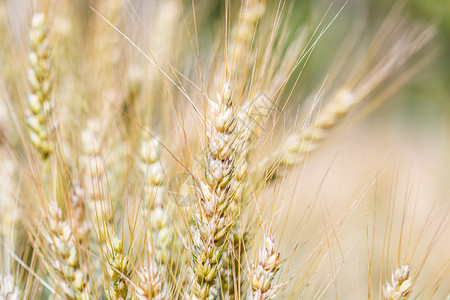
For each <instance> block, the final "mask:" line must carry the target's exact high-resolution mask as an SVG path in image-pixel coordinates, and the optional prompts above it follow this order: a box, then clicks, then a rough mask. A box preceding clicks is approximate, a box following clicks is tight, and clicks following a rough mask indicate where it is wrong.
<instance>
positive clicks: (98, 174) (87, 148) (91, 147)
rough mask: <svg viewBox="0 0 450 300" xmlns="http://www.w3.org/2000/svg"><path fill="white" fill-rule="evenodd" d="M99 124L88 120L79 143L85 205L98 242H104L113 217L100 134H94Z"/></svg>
mask: <svg viewBox="0 0 450 300" xmlns="http://www.w3.org/2000/svg"><path fill="white" fill-rule="evenodd" d="M99 126H100V125H99V122H98V121H97V120H90V121H88V124H87V126H86V128H85V129H84V130H83V132H82V133H81V143H82V150H83V153H82V165H83V177H84V188H85V192H86V199H87V205H88V208H89V210H90V212H91V213H92V217H93V218H92V219H93V220H94V226H95V230H97V233H98V237H99V240H100V244H104V243H105V242H106V240H107V239H108V237H109V236H108V234H109V232H111V228H112V226H113V225H112V223H113V218H112V213H111V203H110V201H109V200H108V196H107V190H106V187H107V180H106V170H105V166H104V162H103V160H102V156H101V148H100V143H99V141H98V140H97V139H100V138H101V136H99V135H97V134H96V133H97V132H100V128H99Z"/></svg>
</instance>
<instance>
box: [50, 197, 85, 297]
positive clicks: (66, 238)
mask: <svg viewBox="0 0 450 300" xmlns="http://www.w3.org/2000/svg"><path fill="white" fill-rule="evenodd" d="M47 221H48V224H49V226H48V229H49V235H48V236H47V241H48V243H49V245H50V249H51V250H52V252H53V254H54V256H55V257H54V262H53V267H54V269H55V270H56V271H57V273H58V276H59V277H60V278H59V280H58V279H57V283H58V284H59V286H60V287H61V289H62V291H63V293H64V295H65V296H66V297H67V298H69V299H76V300H85V299H86V300H87V299H89V294H88V288H87V283H86V274H85V272H84V271H83V268H82V266H81V264H80V257H81V256H80V253H79V252H78V249H77V247H76V244H75V242H76V241H75V236H74V235H73V232H72V230H71V228H70V224H69V223H68V222H67V221H64V220H63V218H62V212H61V209H60V208H59V207H58V205H57V204H56V202H51V203H50V204H49V212H48V214H47Z"/></svg>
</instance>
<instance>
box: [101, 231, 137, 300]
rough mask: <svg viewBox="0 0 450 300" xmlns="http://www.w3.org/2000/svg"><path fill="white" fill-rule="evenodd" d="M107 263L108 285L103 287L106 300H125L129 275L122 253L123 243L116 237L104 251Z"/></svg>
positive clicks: (128, 268) (127, 264) (125, 257)
mask: <svg viewBox="0 0 450 300" xmlns="http://www.w3.org/2000/svg"><path fill="white" fill-rule="evenodd" d="M106 258H107V262H108V267H107V271H108V278H109V280H110V285H109V286H108V285H105V293H106V295H107V296H108V299H111V300H119V299H127V296H128V285H129V279H128V278H129V277H130V274H131V268H130V263H129V261H128V256H126V255H124V253H123V242H122V241H121V240H120V239H119V238H118V237H116V236H114V237H113V238H112V241H111V243H108V245H107V250H106Z"/></svg>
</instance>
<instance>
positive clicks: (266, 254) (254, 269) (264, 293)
mask: <svg viewBox="0 0 450 300" xmlns="http://www.w3.org/2000/svg"><path fill="white" fill-rule="evenodd" d="M280 264H281V261H280V253H278V252H276V250H275V242H274V239H273V237H272V236H270V235H269V236H267V238H266V240H265V242H264V248H263V249H262V250H261V251H260V252H259V260H258V263H257V265H256V266H255V265H252V266H251V268H250V291H249V299H252V300H268V299H273V297H274V296H275V293H276V291H277V290H278V286H272V281H273V279H274V277H275V275H276V273H277V272H278V270H279V266H280Z"/></svg>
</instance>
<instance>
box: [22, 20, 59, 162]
mask: <svg viewBox="0 0 450 300" xmlns="http://www.w3.org/2000/svg"><path fill="white" fill-rule="evenodd" d="M30 41H31V50H30V52H29V54H28V59H29V63H30V68H29V69H28V84H29V87H30V93H29V94H28V97H27V100H28V111H27V112H26V116H27V117H26V119H27V125H28V128H29V134H30V139H31V142H32V143H33V145H34V146H35V147H36V148H37V149H38V151H39V152H40V154H41V156H42V158H44V159H46V158H47V157H48V156H49V154H50V153H51V152H52V149H53V145H52V142H51V141H50V140H49V135H50V133H51V131H52V130H53V127H54V125H53V124H52V122H51V115H52V111H53V106H54V103H53V101H52V99H51V89H52V83H51V79H50V75H51V62H50V56H51V47H50V44H49V41H48V26H47V20H46V16H45V15H44V14H42V13H36V14H34V15H33V19H32V21H31V31H30Z"/></svg>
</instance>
